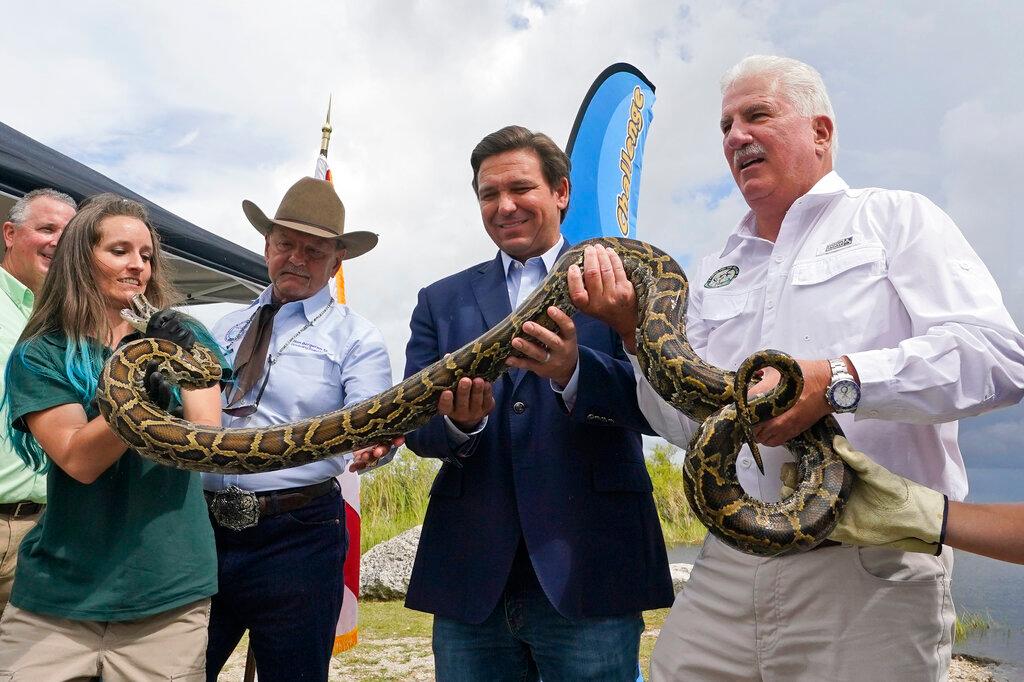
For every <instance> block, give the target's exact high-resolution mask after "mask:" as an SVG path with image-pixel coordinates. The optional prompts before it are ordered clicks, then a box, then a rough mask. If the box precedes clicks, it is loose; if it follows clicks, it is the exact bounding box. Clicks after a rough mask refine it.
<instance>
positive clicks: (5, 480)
mask: <svg viewBox="0 0 1024 682" xmlns="http://www.w3.org/2000/svg"><path fill="white" fill-rule="evenodd" d="M34 302H35V296H34V295H33V294H32V291H31V290H30V289H29V288H28V287H26V286H25V285H24V284H22V283H21V282H19V281H18V280H17V279H15V278H14V275H12V274H11V273H9V272H7V271H6V270H4V269H3V268H0V367H2V366H6V365H7V358H8V357H9V356H10V354H11V350H12V349H13V348H14V344H15V343H17V342H18V337H19V336H21V332H22V330H23V329H24V328H25V324H26V323H27V322H28V316H29V315H30V314H32V304H33V303H34ZM4 390H5V386H4V375H3V372H2V371H0V395H3V392H4ZM24 500H30V501H32V502H46V475H45V474H39V473H36V472H35V471H33V470H32V469H31V468H30V467H27V466H25V463H24V462H22V461H21V458H20V457H18V455H17V453H16V452H14V448H13V447H11V444H10V443H9V442H8V440H7V407H6V403H4V406H3V411H0V504H7V503H10V502H22V501H24Z"/></svg>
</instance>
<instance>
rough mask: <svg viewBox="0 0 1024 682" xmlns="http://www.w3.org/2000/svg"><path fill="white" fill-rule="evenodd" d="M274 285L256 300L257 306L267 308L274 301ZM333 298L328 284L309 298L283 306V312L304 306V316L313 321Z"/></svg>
mask: <svg viewBox="0 0 1024 682" xmlns="http://www.w3.org/2000/svg"><path fill="white" fill-rule="evenodd" d="M273 288H274V285H270V286H269V287H267V288H266V289H264V290H263V293H262V294H260V297H259V298H257V299H256V301H255V303H256V305H257V306H265V305H267V304H268V303H270V302H272V301H273V300H274V298H273V296H272V291H273ZM331 298H332V296H331V285H330V284H327V285H325V286H324V288H322V289H321V290H320V291H318V292H316V293H315V294H313V295H312V296H310V297H309V298H304V299H302V300H299V301H291V302H289V303H285V304H284V305H283V306H281V310H285V309H288V310H294V307H295V306H299V305H301V306H302V314H303V315H305V317H306V320H307V321H309V320H312V319H313V318H314V317H316V315H317V313H319V312H320V311H321V310H323V309H324V306H326V305H327V303H328V301H330V300H331Z"/></svg>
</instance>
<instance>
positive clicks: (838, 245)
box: [825, 236, 853, 253]
mask: <svg viewBox="0 0 1024 682" xmlns="http://www.w3.org/2000/svg"><path fill="white" fill-rule="evenodd" d="M852 243H853V237H852V236H850V237H844V238H843V239H839V240H836V241H834V242H832V243H831V244H828V245H826V246H825V253H831V252H832V251H835V250H837V249H842V248H845V247H847V246H849V245H850V244H852Z"/></svg>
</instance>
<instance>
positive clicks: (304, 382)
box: [203, 287, 391, 491]
mask: <svg viewBox="0 0 1024 682" xmlns="http://www.w3.org/2000/svg"><path fill="white" fill-rule="evenodd" d="M270 300H271V297H270V288H269V287H268V288H267V289H266V290H265V291H264V292H263V293H262V294H261V295H260V297H259V298H258V299H256V300H255V301H253V302H252V304H250V305H249V306H248V307H247V308H245V309H243V310H238V311H236V312H233V313H229V314H228V315H226V316H225V317H224V318H223V319H222V320H221V321H220V322H218V323H217V324H216V325H214V328H213V336H214V338H215V339H217V342H218V343H219V344H220V346H221V349H222V350H223V351H224V355H225V357H226V358H227V360H228V362H230V363H232V364H234V359H235V352H236V351H237V350H238V346H239V344H240V343H241V342H242V338H243V337H244V336H245V332H246V330H247V328H248V326H249V324H250V321H252V322H255V318H254V313H256V312H258V311H259V309H260V307H261V306H262V305H264V304H266V303H269V302H270ZM331 301H332V299H331V292H330V288H329V287H324V288H323V289H321V290H320V291H319V292H317V293H316V294H314V295H313V296H310V297H309V298H307V299H304V300H301V301H293V302H291V303H286V304H284V305H283V306H281V309H280V310H279V311H278V312H277V315H276V316H275V317H274V330H273V334H272V335H271V337H270V351H269V352H270V355H271V356H273V357H275V358H277V357H278V354H279V351H280V349H281V347H282V346H283V345H284V344H285V343H286V342H287V341H288V339H291V338H292V337H293V336H294V335H295V333H296V332H298V331H299V330H300V329H302V327H303V326H305V325H306V324H307V323H308V322H310V321H312V320H314V319H316V317H317V314H318V313H320V312H321V311H322V310H323V309H324V307H325V306H326V305H328V304H329V303H331ZM264 376H265V374H264ZM262 381H263V377H261V378H260V380H259V381H257V382H256V384H255V385H254V386H253V387H252V388H251V389H250V390H249V393H248V394H247V395H246V396H244V398H243V399H242V400H241V401H239V402H238V403H237V404H242V405H244V404H250V403H252V402H253V401H254V400H255V399H256V394H257V393H258V392H259V386H260V383H262ZM389 388H391V362H390V361H389V359H388V352H387V348H386V346H385V345H384V337H383V336H382V335H381V333H380V332H379V331H378V330H377V328H376V327H375V326H374V325H373V324H371V323H370V322H369V321H368V320H366V319H365V318H363V317H360V316H359V315H357V314H355V313H353V312H352V311H351V310H350V309H349V308H348V306H346V305H343V304H339V303H337V302H334V303H333V305H332V306H331V308H330V309H329V310H327V312H326V313H325V314H323V315H322V316H321V317H320V318H319V319H318V320H317V321H316V322H315V324H313V325H312V326H310V327H309V328H308V329H306V330H305V331H303V332H302V333H300V334H299V335H298V336H297V337H296V338H295V340H294V341H292V342H291V343H289V344H288V345H287V347H286V348H285V349H284V351H283V352H280V357H279V359H277V360H276V362H275V364H274V366H273V369H272V370H271V372H270V376H269V379H268V380H267V388H266V390H265V391H264V393H263V397H262V398H261V399H260V404H259V409H257V410H256V412H255V413H253V414H252V415H250V416H248V417H232V416H230V415H228V414H222V415H221V418H222V423H223V425H224V426H225V427H228V428H253V427H261V426H270V425H274V424H284V423H287V422H292V421H298V420H300V419H305V418H307V417H315V416H317V415H320V414H324V413H327V412H332V411H334V410H337V409H339V408H341V407H344V406H346V405H353V404H355V403H358V402H360V401H362V400H365V399H367V398H369V397H371V396H374V395H376V394H378V393H381V392H382V391H385V390H387V389H389ZM228 393H230V392H229V391H225V396H226V394H228ZM224 399H225V400H226V397H225V398H224ZM349 459H350V455H347V454H346V455H339V456H336V457H331V458H329V459H325V460H320V461H318V462H310V463H309V464H303V465H302V466H297V467H292V468H290V469H283V470H281V471H271V472H267V473H260V474H203V487H204V488H205V489H207V490H221V489H223V488H226V487H227V486H229V485H236V486H238V487H239V488H242V489H244V490H252V491H263V490H278V489H281V488H295V487H298V486H304V485H311V484H313V483H319V482H321V481H326V480H328V479H330V478H333V477H334V476H337V475H339V474H341V473H342V472H343V471H344V469H345V467H346V466H348V460H349Z"/></svg>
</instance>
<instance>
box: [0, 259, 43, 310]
mask: <svg viewBox="0 0 1024 682" xmlns="http://www.w3.org/2000/svg"><path fill="white" fill-rule="evenodd" d="M0 291H3V292H4V293H5V294H7V296H8V298H10V299H11V301H12V302H13V303H14V305H16V306H18V308H19V309H20V310H22V312H25V313H30V312H31V311H32V306H33V304H34V303H35V300H36V296H35V294H33V293H32V290H31V289H29V288H28V287H27V286H25V285H24V284H22V283H21V282H20V281H18V278H17V277H15V276H14V275H12V274H11V273H9V272H7V270H6V269H4V268H2V267H0Z"/></svg>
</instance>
